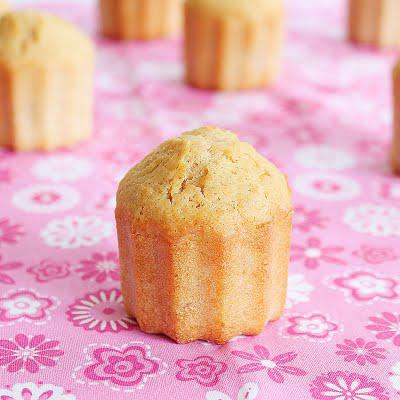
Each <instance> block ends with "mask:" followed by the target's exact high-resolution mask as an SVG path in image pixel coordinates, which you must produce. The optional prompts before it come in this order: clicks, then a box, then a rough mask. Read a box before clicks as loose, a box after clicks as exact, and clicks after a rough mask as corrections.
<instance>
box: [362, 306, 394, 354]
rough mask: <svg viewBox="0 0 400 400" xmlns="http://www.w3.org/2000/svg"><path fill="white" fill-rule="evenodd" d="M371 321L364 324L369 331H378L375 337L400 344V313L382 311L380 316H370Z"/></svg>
mask: <svg viewBox="0 0 400 400" xmlns="http://www.w3.org/2000/svg"><path fill="white" fill-rule="evenodd" d="M369 320H370V321H371V323H370V324H369V325H367V326H366V328H367V329H369V330H370V331H374V332H378V333H377V334H376V338H377V339H383V340H391V341H392V342H393V344H394V345H395V346H400V314H394V313H391V312H383V313H382V316H381V317H370V318H369Z"/></svg>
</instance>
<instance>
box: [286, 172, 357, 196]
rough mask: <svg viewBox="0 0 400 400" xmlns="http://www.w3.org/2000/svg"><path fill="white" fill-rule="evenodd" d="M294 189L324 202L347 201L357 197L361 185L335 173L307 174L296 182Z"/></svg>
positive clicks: (296, 179)
mask: <svg viewBox="0 0 400 400" xmlns="http://www.w3.org/2000/svg"><path fill="white" fill-rule="evenodd" d="M294 188H295V190H296V191H297V192H299V193H301V194H302V195H303V196H306V197H310V198H313V199H316V200H323V201H345V200H350V199H353V198H355V197H357V196H358V195H359V194H360V192H361V188H360V185H359V184H358V183H357V182H356V181H354V180H352V179H350V178H347V177H345V176H342V175H338V174H333V173H324V172H320V173H318V172H317V173H314V172H311V173H306V174H302V175H298V176H297V177H296V178H295V180H294Z"/></svg>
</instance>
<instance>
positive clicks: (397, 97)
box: [391, 61, 400, 174]
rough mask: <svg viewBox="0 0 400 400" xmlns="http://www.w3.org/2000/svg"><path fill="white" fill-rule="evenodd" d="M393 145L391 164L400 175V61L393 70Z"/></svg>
mask: <svg viewBox="0 0 400 400" xmlns="http://www.w3.org/2000/svg"><path fill="white" fill-rule="evenodd" d="M393 97H394V103H393V107H394V110H393V115H394V122H393V143H392V147H391V163H392V169H393V172H394V173H397V174H400V61H399V62H398V63H397V65H396V66H395V68H394V70H393Z"/></svg>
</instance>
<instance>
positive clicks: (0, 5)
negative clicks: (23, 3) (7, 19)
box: [0, 0, 8, 14]
mask: <svg viewBox="0 0 400 400" xmlns="http://www.w3.org/2000/svg"><path fill="white" fill-rule="evenodd" d="M7 10H8V1H6V0H0V14H4V13H5V12H6V11H7Z"/></svg>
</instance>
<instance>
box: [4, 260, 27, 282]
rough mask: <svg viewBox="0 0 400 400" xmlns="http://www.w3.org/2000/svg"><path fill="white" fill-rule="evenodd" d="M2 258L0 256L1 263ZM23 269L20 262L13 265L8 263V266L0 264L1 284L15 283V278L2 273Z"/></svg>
mask: <svg viewBox="0 0 400 400" xmlns="http://www.w3.org/2000/svg"><path fill="white" fill-rule="evenodd" d="M1 259H2V257H1V254H0V261H1ZM20 267H22V263H19V262H11V263H6V264H0V283H4V284H6V285H12V284H14V283H15V280H14V278H12V277H11V276H9V275H7V274H5V273H3V272H2V271H11V270H13V269H17V268H20Z"/></svg>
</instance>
